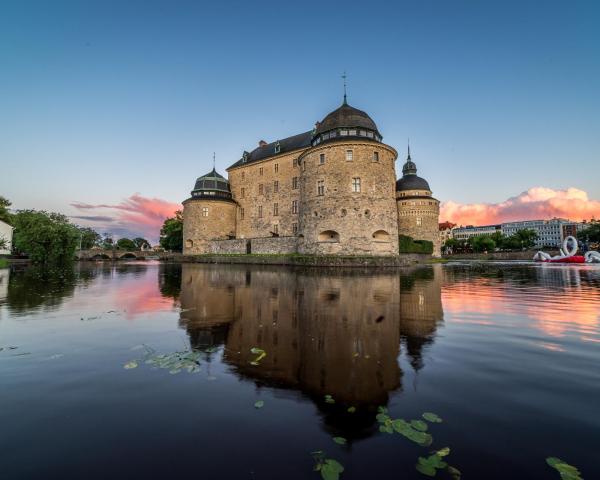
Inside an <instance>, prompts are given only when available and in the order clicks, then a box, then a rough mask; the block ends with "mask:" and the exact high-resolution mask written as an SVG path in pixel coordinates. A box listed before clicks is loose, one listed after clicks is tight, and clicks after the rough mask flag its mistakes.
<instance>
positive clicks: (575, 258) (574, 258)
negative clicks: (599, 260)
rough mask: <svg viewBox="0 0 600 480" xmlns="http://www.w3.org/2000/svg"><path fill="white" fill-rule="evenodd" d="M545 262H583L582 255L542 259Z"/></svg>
mask: <svg viewBox="0 0 600 480" xmlns="http://www.w3.org/2000/svg"><path fill="white" fill-rule="evenodd" d="M542 262H546V263H585V257H584V256H583V255H573V256H572V257H565V258H557V259H556V260H542Z"/></svg>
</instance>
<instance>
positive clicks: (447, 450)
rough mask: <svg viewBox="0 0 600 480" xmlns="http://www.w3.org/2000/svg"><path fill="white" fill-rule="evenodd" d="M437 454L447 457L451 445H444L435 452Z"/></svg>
mask: <svg viewBox="0 0 600 480" xmlns="http://www.w3.org/2000/svg"><path fill="white" fill-rule="evenodd" d="M435 453H436V455H438V456H439V457H445V456H446V455H449V454H450V447H444V448H442V449H440V450H438V451H437V452H435Z"/></svg>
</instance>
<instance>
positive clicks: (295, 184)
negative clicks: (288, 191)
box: [292, 177, 298, 190]
mask: <svg viewBox="0 0 600 480" xmlns="http://www.w3.org/2000/svg"><path fill="white" fill-rule="evenodd" d="M292 188H293V189H294V190H296V189H297V188H298V177H293V178H292Z"/></svg>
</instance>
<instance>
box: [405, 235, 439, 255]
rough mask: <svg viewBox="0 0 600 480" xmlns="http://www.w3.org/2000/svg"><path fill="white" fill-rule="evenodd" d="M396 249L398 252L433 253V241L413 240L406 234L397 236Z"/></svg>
mask: <svg viewBox="0 0 600 480" xmlns="http://www.w3.org/2000/svg"><path fill="white" fill-rule="evenodd" d="M398 251H399V252H400V253H424V254H427V255H431V254H432V253H433V242H430V241H429V240H413V239H412V238H411V237H408V236H406V235H399V236H398Z"/></svg>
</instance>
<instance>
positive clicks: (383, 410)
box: [377, 407, 388, 413]
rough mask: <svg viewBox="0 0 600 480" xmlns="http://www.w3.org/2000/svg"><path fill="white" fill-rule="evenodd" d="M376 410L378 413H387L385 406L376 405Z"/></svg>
mask: <svg viewBox="0 0 600 480" xmlns="http://www.w3.org/2000/svg"><path fill="white" fill-rule="evenodd" d="M377 412H379V413H387V412H388V409H387V408H385V407H377Z"/></svg>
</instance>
